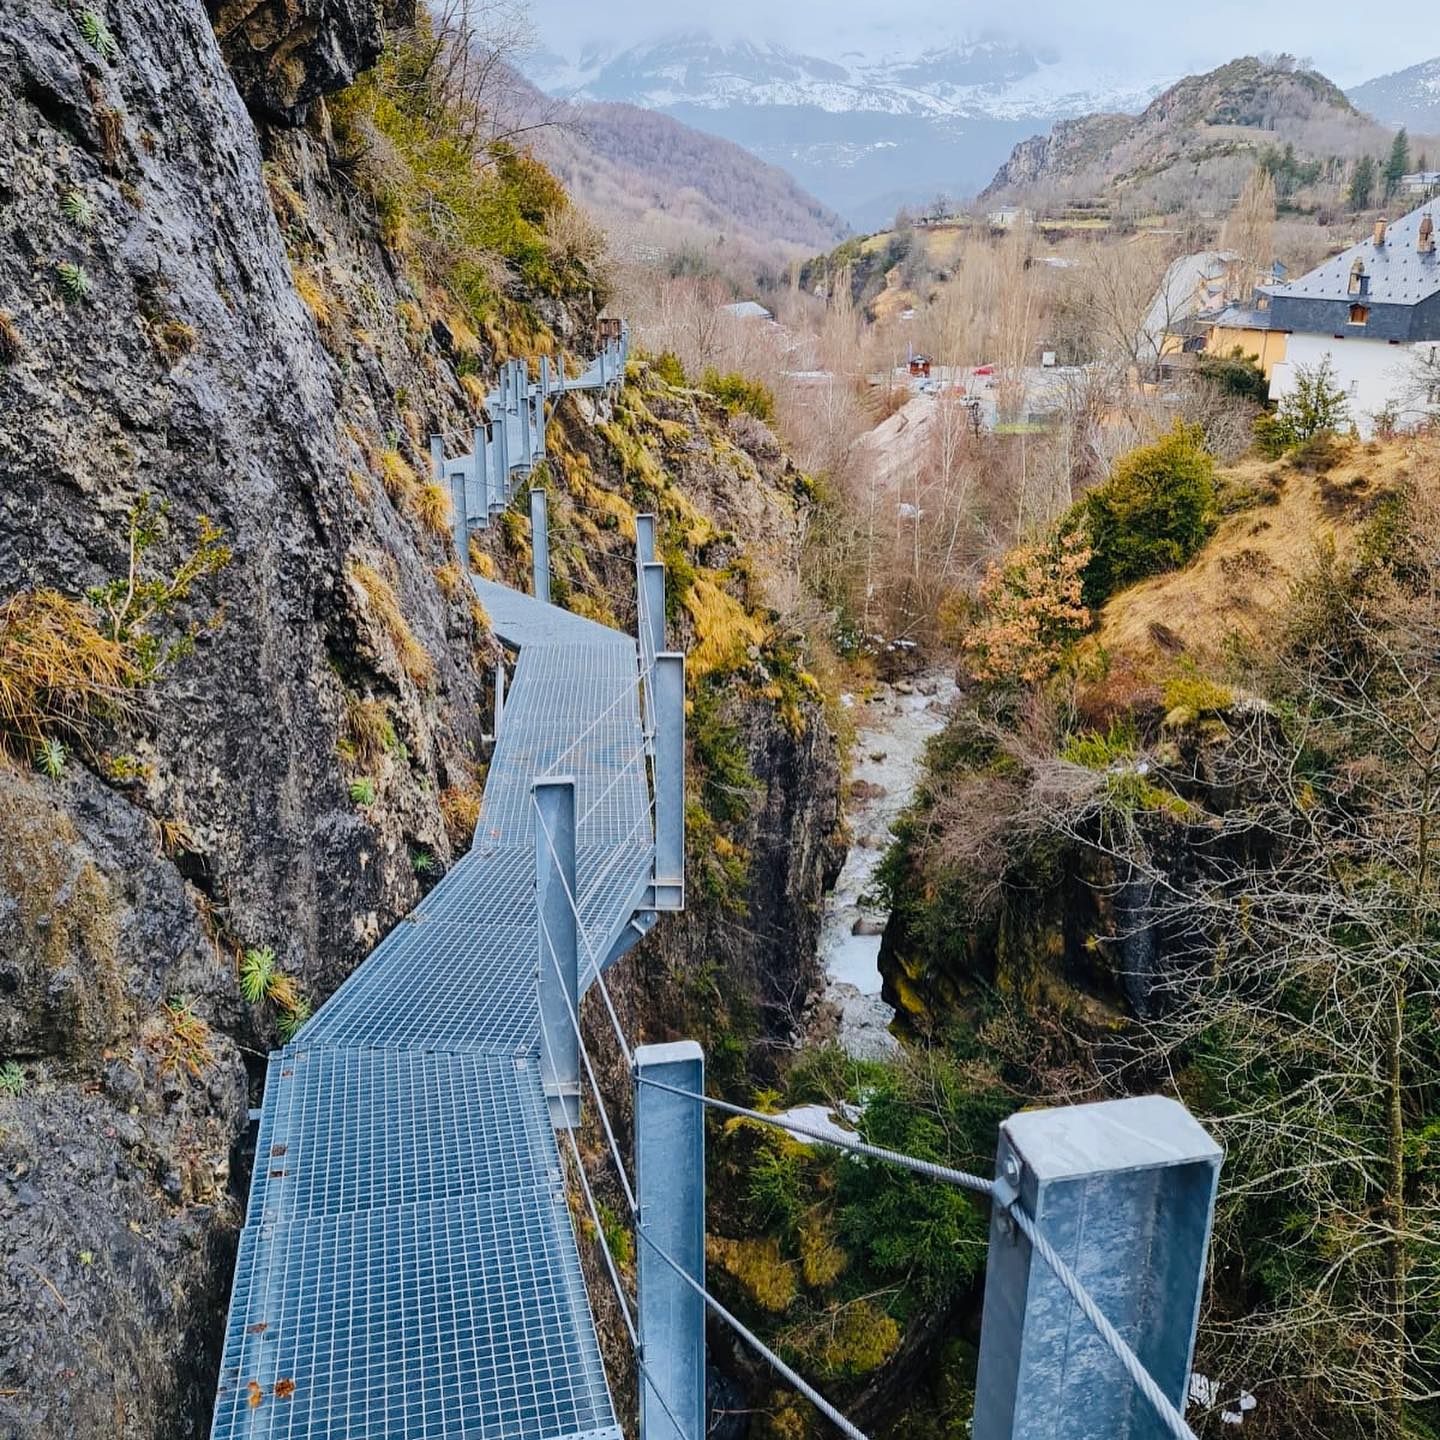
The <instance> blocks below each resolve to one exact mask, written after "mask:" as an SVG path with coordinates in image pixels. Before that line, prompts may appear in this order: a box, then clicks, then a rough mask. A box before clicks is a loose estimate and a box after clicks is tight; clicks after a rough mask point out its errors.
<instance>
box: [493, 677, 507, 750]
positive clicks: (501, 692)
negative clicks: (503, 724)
mask: <svg viewBox="0 0 1440 1440" xmlns="http://www.w3.org/2000/svg"><path fill="white" fill-rule="evenodd" d="M504 714H505V662H504V661H503V660H502V661H501V662H500V664H498V665H497V666H496V667H495V735H494V737H493V738H494V739H496V740H499V738H500V721H501V719H502V718H503V717H504Z"/></svg>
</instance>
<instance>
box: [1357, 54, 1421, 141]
mask: <svg viewBox="0 0 1440 1440" xmlns="http://www.w3.org/2000/svg"><path fill="white" fill-rule="evenodd" d="M1348 93H1349V96H1350V99H1351V101H1352V102H1353V103H1354V104H1355V105H1356V106H1357V107H1358V108H1359V109H1361V110H1363V111H1365V112H1366V113H1367V114H1369V115H1373V116H1374V117H1375V119H1377V120H1379V121H1381V122H1382V123H1383V124H1388V125H1404V126H1406V127H1407V128H1408V129H1411V130H1429V131H1431V132H1435V131H1440V56H1436V58H1435V59H1433V60H1422V61H1420V63H1419V64H1418V65H1410V66H1407V67H1406V68H1405V69H1404V70H1394V71H1392V72H1391V73H1390V74H1388V75H1377V76H1376V77H1375V78H1374V79H1373V80H1367V81H1365V83H1364V84H1363V85H1356V86H1355V87H1353V88H1352V89H1351V90H1350V91H1349V92H1348Z"/></svg>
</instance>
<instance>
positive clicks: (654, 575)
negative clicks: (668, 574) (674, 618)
mask: <svg viewBox="0 0 1440 1440" xmlns="http://www.w3.org/2000/svg"><path fill="white" fill-rule="evenodd" d="M640 581H641V584H643V585H644V587H645V618H646V620H648V621H649V624H650V635H649V640H650V653H651V654H652V655H658V654H659V653H660V652H661V651H662V650H663V649H664V648H665V566H664V565H663V564H661V562H660V561H658V560H647V561H646V562H645V564H643V565H642V566H641V567H640Z"/></svg>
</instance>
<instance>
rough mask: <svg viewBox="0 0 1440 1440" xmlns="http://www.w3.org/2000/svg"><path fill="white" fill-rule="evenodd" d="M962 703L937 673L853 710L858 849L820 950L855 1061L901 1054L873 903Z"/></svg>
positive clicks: (828, 990)
mask: <svg viewBox="0 0 1440 1440" xmlns="http://www.w3.org/2000/svg"><path fill="white" fill-rule="evenodd" d="M847 698H849V697H847ZM954 698H955V681H954V677H953V676H952V675H951V674H950V673H949V672H948V671H944V670H935V671H929V672H925V673H922V674H920V675H918V676H916V677H914V678H913V679H911V680H899V681H896V682H895V683H894V684H891V685H879V686H877V687H876V689H875V692H874V694H873V695H872V696H870V698H869V699H867V700H858V699H854V700H851V701H850V703H851V705H852V707H853V708H852V710H851V716H852V718H853V720H854V721H855V727H856V731H857V734H856V739H855V752H854V761H853V763H852V765H851V767H850V783H849V785H848V787H847V791H846V796H845V816H846V819H847V821H848V822H849V826H850V834H851V843H850V850H849V853H848V854H847V855H846V857H845V864H844V866H843V868H842V869H841V871H840V875H839V878H838V879H837V880H836V881H835V886H834V888H833V889H832V890H831V891H830V893H829V894H828V895H827V896H826V897H825V902H824V909H823V912H822V918H821V925H820V942H819V950H820V962H821V964H822V965H823V967H824V970H825V992H824V999H825V1001H826V1005H827V1008H828V1009H830V1010H832V1011H833V1012H834V1013H836V1014H838V1016H839V1035H838V1037H837V1038H838V1039H839V1042H840V1044H841V1046H842V1047H843V1048H844V1049H845V1051H846V1052H847V1053H848V1054H850V1055H854V1056H859V1057H877V1056H883V1055H887V1054H890V1053H892V1052H893V1051H895V1050H896V1049H898V1048H899V1042H898V1041H897V1040H896V1039H895V1037H894V1036H893V1035H892V1034H891V1033H890V1022H891V1021H892V1020H893V1019H894V1018H895V1011H894V1010H893V1009H892V1008H891V1007H890V1006H889V1005H887V1004H886V1003H885V1002H884V1001H883V1000H882V999H881V998H880V940H881V936H882V935H883V934H884V931H885V922H886V920H887V919H888V918H889V917H888V914H887V912H886V911H885V910H883V909H881V908H879V907H878V906H876V905H873V904H867V903H866V900H865V897H866V896H868V894H869V892H870V890H871V888H872V886H873V884H874V879H875V871H876V869H877V867H878V866H879V864H880V861H881V859H882V858H883V856H884V854H885V850H886V847H887V846H888V845H889V844H890V839H891V827H892V826H893V825H894V823H895V821H896V820H897V819H898V817H899V816H900V814H901V812H902V811H903V810H904V809H905V808H906V806H907V805H909V803H910V800H911V797H912V796H913V795H914V793H915V788H916V786H917V784H918V783H919V780H920V768H921V760H922V758H923V756H924V752H925V742H926V741H927V740H929V738H930V737H931V736H932V735H934V734H936V733H937V732H938V731H939V730H940V729H941V728H942V727H943V725H944V723H945V717H946V715H947V713H948V712H949V708H950V704H951V701H953V699H954Z"/></svg>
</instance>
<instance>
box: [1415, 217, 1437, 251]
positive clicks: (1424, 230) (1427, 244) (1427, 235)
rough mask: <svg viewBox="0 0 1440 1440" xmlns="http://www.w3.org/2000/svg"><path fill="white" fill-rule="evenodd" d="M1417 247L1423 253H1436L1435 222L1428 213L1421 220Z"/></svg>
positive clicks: (1416, 240) (1416, 241) (1416, 238)
mask: <svg viewBox="0 0 1440 1440" xmlns="http://www.w3.org/2000/svg"><path fill="white" fill-rule="evenodd" d="M1415 248H1416V249H1417V250H1418V251H1419V252H1420V253H1421V254H1422V255H1433V254H1434V253H1435V222H1434V221H1433V220H1432V219H1431V218H1430V217H1429V216H1428V215H1427V216H1425V218H1424V219H1423V220H1421V222H1420V233H1419V234H1418V235H1417V236H1416V237H1415Z"/></svg>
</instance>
